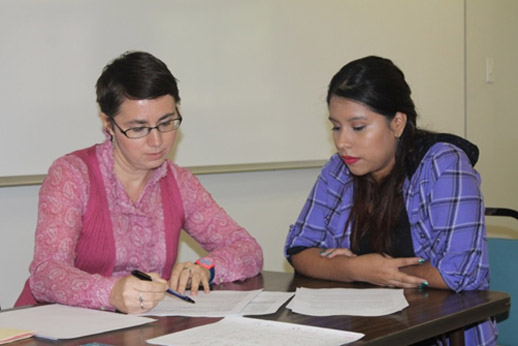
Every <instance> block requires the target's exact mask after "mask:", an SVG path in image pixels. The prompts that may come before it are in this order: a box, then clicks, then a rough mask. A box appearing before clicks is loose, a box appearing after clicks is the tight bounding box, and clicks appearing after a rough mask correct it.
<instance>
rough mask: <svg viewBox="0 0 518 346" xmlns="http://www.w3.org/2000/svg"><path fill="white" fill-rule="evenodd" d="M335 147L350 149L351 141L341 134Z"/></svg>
mask: <svg viewBox="0 0 518 346" xmlns="http://www.w3.org/2000/svg"><path fill="white" fill-rule="evenodd" d="M336 147H337V148H338V149H345V148H350V147H351V141H350V139H349V136H347V135H346V134H344V133H342V134H341V135H340V136H339V137H338V139H337V141H336Z"/></svg>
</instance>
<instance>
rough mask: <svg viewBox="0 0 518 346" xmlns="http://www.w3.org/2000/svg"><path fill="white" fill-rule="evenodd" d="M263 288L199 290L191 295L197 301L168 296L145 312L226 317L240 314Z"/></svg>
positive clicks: (149, 313)
mask: <svg viewBox="0 0 518 346" xmlns="http://www.w3.org/2000/svg"><path fill="white" fill-rule="evenodd" d="M261 291H262V290H253V291H223V290H221V291H219V290H218V291H211V292H210V293H205V292H203V291H199V292H198V294H197V295H195V296H190V297H191V298H192V299H193V300H194V301H195V302H196V303H195V304H189V303H186V302H185V301H183V300H181V299H178V298H175V297H172V296H169V295H168V296H166V297H165V298H164V300H162V301H161V302H160V303H158V305H157V306H155V307H154V308H153V309H152V310H150V311H148V312H146V313H144V314H143V315H148V316H190V317H224V316H229V315H238V314H240V313H241V311H242V310H243V309H244V308H245V306H246V305H248V304H249V303H250V302H251V301H252V300H253V299H254V298H255V297H256V296H257V295H258V294H259V293H260V292H261Z"/></svg>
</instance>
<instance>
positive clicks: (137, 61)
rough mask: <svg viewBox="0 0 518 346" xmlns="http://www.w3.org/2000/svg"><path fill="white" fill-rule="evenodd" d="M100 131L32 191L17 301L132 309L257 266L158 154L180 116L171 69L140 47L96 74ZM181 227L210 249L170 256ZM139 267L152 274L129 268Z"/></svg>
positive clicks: (205, 198) (164, 152)
mask: <svg viewBox="0 0 518 346" xmlns="http://www.w3.org/2000/svg"><path fill="white" fill-rule="evenodd" d="M96 90H97V102H98V104H99V106H100V110H101V120H102V123H103V126H104V133H105V135H106V140H105V141H104V142H103V143H101V144H97V145H94V146H92V147H89V148H86V149H83V150H78V151H76V152H73V153H71V154H68V155H65V156H63V157H61V158H59V159H57V160H56V161H55V162H54V163H53V164H52V166H51V167H50V169H49V172H48V176H47V178H46V179H45V181H44V182H43V184H42V186H41V189H40V198H39V208H38V224H37V229H36V241H35V250H34V259H33V261H32V263H31V265H30V278H29V280H27V283H26V285H25V287H24V290H23V292H22V294H21V296H20V297H19V298H18V301H17V302H16V304H15V306H21V305H27V304H35V303H38V302H50V303H59V304H66V305H73V306H81V307H87V308H95V309H106V310H119V311H122V312H126V313H142V312H146V311H149V310H151V309H152V308H153V307H155V306H156V305H157V304H158V302H160V301H161V300H162V299H163V298H164V296H165V292H166V289H167V288H171V289H173V290H176V291H178V292H179V293H181V294H183V293H185V290H186V289H187V288H188V287H190V289H191V295H196V294H197V291H198V288H199V287H202V288H203V290H204V291H205V292H209V290H210V284H211V283H221V282H228V281H234V280H242V279H245V278H249V277H252V276H255V275H257V274H258V273H259V272H260V271H261V268H262V264H263V255H262V250H261V247H260V246H259V244H258V243H257V242H256V240H255V239H254V238H253V237H252V236H250V234H248V233H247V231H246V230H244V229H243V228H241V227H240V226H239V225H238V224H236V222H235V221H234V220H232V219H231V218H230V217H229V216H228V215H227V214H226V213H225V211H224V210H223V209H222V208H221V207H219V206H218V205H217V204H216V202H215V201H214V200H213V199H212V197H211V195H210V194H209V193H208V192H207V191H206V190H205V189H204V188H203V187H202V186H201V184H200V182H199V181H198V180H197V179H196V178H195V177H194V176H193V175H192V174H191V172H190V171H189V170H187V169H185V168H181V167H179V166H177V165H176V164H174V163H172V162H171V161H170V160H168V159H167V157H168V155H169V153H170V152H171V150H172V148H173V145H174V141H175V138H176V134H177V132H176V130H177V129H178V127H179V126H180V124H181V122H182V116H181V114H180V111H179V102H180V96H179V92H178V87H177V83H176V79H175V78H174V76H173V75H172V74H171V72H170V71H169V69H168V68H167V66H166V65H165V64H164V63H163V62H162V61H161V60H159V59H157V58H156V57H154V56H152V55H151V54H148V53H145V52H128V53H125V54H123V55H121V56H120V57H119V58H117V59H115V60H113V61H112V62H111V63H109V64H108V65H107V66H106V67H105V68H104V70H103V72H102V74H101V76H100V77H99V79H98V80H97V84H96ZM182 229H184V230H185V231H186V232H187V233H188V234H190V235H191V236H192V237H193V238H194V239H195V240H196V241H197V242H198V243H199V244H200V245H201V246H202V247H203V248H204V249H205V250H206V251H208V253H207V254H206V256H204V257H203V258H200V259H198V260H196V261H193V262H183V263H175V262H176V257H177V250H178V241H179V236H180V231H181V230H182ZM134 270H139V271H141V272H144V273H147V274H148V275H149V276H150V278H151V281H146V280H139V278H138V277H135V276H134V275H131V273H132V271H134Z"/></svg>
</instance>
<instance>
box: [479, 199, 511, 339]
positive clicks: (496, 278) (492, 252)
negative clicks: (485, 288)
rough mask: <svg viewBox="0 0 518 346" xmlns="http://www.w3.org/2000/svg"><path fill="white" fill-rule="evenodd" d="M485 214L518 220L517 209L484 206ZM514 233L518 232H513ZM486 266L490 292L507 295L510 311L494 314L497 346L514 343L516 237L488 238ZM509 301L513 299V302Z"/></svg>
mask: <svg viewBox="0 0 518 346" xmlns="http://www.w3.org/2000/svg"><path fill="white" fill-rule="evenodd" d="M485 214H486V216H507V217H512V218H515V219H517V220H518V211H516V210H513V209H507V208H486V211H485ZM517 234H518V233H517ZM487 243H488V254H489V268H490V270H491V281H490V284H489V288H490V289H491V290H493V291H500V292H506V293H508V294H509V295H510V296H511V310H510V311H509V313H508V314H507V313H506V314H502V315H498V316H496V320H497V322H498V340H497V343H498V345H506V346H507V345H518V269H517V267H518V239H502V238H488V242H487ZM513 302H516V304H515V303H513Z"/></svg>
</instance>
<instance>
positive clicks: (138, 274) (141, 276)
mask: <svg viewBox="0 0 518 346" xmlns="http://www.w3.org/2000/svg"><path fill="white" fill-rule="evenodd" d="M131 275H133V276H134V277H136V278H138V279H140V280H143V281H153V278H152V277H151V276H149V275H147V274H146V273H143V272H141V271H140V270H134V271H132V272H131ZM167 293H170V294H172V295H173V296H175V297H178V298H180V299H182V300H185V301H186V302H188V303H192V304H194V303H195V301H194V300H192V299H191V298H190V297H188V296H184V295H183V294H181V293H178V292H176V291H174V290H172V289H170V288H168V289H167Z"/></svg>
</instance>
